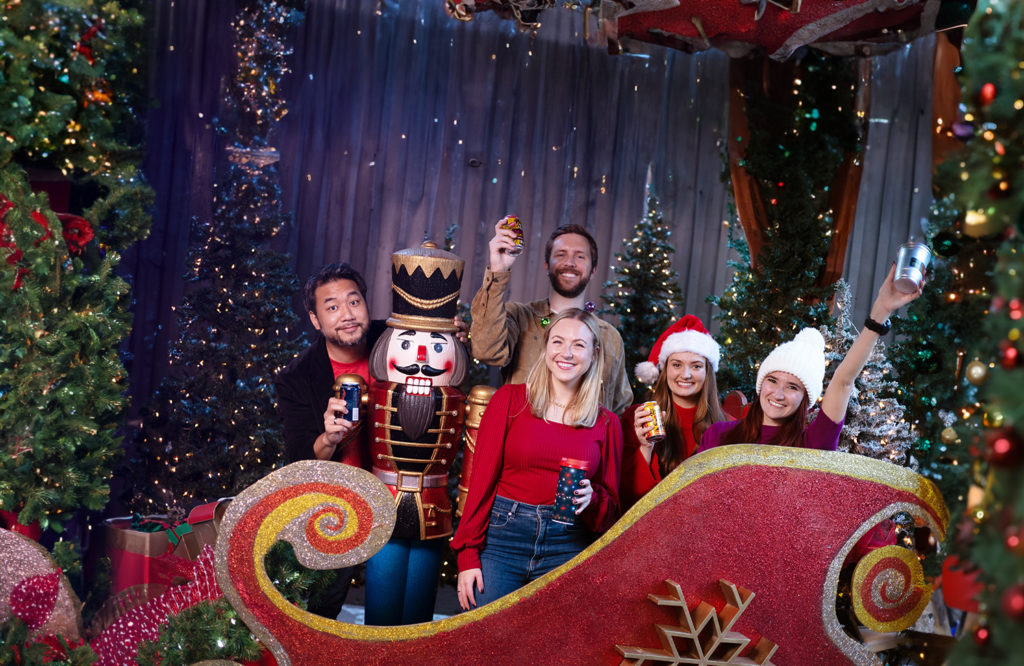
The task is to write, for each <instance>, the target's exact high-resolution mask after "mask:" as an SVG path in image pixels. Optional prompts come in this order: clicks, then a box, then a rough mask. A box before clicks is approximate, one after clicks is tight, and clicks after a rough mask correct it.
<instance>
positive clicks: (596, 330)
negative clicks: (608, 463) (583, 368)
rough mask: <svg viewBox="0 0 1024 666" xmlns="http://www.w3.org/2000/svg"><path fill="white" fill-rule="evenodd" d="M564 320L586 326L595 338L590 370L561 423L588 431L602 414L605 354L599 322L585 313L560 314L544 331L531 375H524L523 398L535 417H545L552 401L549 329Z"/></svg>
mask: <svg viewBox="0 0 1024 666" xmlns="http://www.w3.org/2000/svg"><path fill="white" fill-rule="evenodd" d="M563 319H575V320H576V321H581V322H583V323H584V324H586V326H587V328H588V329H590V333H591V335H593V336H594V355H593V356H594V358H593V361H591V363H590V368H589V369H588V370H587V372H586V373H585V374H584V375H583V377H582V378H581V379H580V383H579V384H578V385H577V386H576V393H575V394H574V395H573V397H572V400H570V401H569V404H567V405H566V406H565V412H564V416H563V417H562V423H564V424H565V425H570V426H574V427H577V428H579V427H583V428H589V427H591V426H593V425H594V424H595V423H597V416H598V414H600V412H601V378H602V377H604V352H603V351H602V350H601V328H600V325H599V324H598V319H597V317H595V316H594V315H592V314H590V313H589V312H587V311H586V310H581V309H579V308H569V309H567V310H562V311H561V312H559V313H558V314H557V315H556V316H555V317H554V318H553V319H552V320H551V323H549V324H548V325H547V327H545V329H544V345H543V347H542V349H541V353H540V355H539V356H537V360H536V361H535V362H534V364H533V367H532V368H530V374H529V375H527V376H526V397H527V399H528V400H529V401H530V411H531V412H532V413H533V415H534V416H536V417H537V418H541V419H542V418H544V415H545V414H546V413H547V411H548V405H549V403H550V401H551V370H550V369H549V368H548V364H547V362H546V361H547V355H548V351H547V350H548V338H550V337H551V329H553V328H554V327H555V324H557V323H558V322H560V321H562V320H563Z"/></svg>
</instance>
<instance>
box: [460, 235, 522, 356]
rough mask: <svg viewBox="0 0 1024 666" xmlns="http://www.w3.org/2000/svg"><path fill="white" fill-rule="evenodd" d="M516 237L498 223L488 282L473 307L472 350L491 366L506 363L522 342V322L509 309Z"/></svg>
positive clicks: (489, 247) (475, 299) (490, 250)
mask: <svg viewBox="0 0 1024 666" xmlns="http://www.w3.org/2000/svg"><path fill="white" fill-rule="evenodd" d="M514 239H515V234H514V233H512V230H511V229H503V228H502V227H501V221H498V222H497V223H496V224H495V225H494V237H493V238H491V240H490V243H488V263H487V271H486V272H485V273H484V282H483V284H482V285H481V286H480V288H479V289H478V290H477V292H476V295H475V296H473V303H472V304H471V306H470V316H471V317H472V319H473V321H472V325H471V326H470V329H469V339H470V349H471V351H472V354H473V358H475V359H476V360H478V361H480V362H481V363H486V364H487V365H496V366H504V365H506V364H507V363H508V362H509V361H510V360H511V358H512V351H513V349H514V348H515V344H516V343H517V342H518V341H519V325H518V324H517V323H516V320H515V318H514V317H510V316H508V313H507V312H506V309H505V292H506V291H507V289H508V282H509V271H510V270H511V269H512V264H514V263H515V261H516V256H515V255H512V254H509V251H510V250H512V249H513V248H514V247H516V245H515V243H514V242H513V240H514Z"/></svg>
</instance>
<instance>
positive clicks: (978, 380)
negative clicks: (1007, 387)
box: [967, 359, 988, 386]
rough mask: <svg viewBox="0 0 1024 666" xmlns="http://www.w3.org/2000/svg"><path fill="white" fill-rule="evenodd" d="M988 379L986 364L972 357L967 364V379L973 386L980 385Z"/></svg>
mask: <svg viewBox="0 0 1024 666" xmlns="http://www.w3.org/2000/svg"><path fill="white" fill-rule="evenodd" d="M986 380H988V366H987V365H985V364H984V363H982V362H981V361H979V360H978V359H974V360H973V361H971V362H970V363H968V364H967V381H969V382H970V383H972V384H974V385H975V386H981V385H982V384H984V383H985V381H986Z"/></svg>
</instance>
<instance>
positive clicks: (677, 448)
mask: <svg viewBox="0 0 1024 666" xmlns="http://www.w3.org/2000/svg"><path fill="white" fill-rule="evenodd" d="M702 358H703V357H702ZM704 363H705V366H704V367H705V368H706V374H705V376H704V386H702V387H701V389H700V393H699V394H698V395H697V411H696V412H695V413H694V415H693V439H694V441H695V442H696V443H697V444H700V438H701V436H702V435H703V434H704V431H705V430H707V429H708V428H709V427H710V426H711V424H712V423H717V422H718V421H726V420H727V418H726V416H725V412H723V411H722V404H721V400H720V399H719V397H718V380H717V379H715V371H714V369H712V367H711V363H710V362H709V361H708V360H707V359H706V358H705V359H704ZM665 365H666V367H667V366H668V359H665ZM667 375H668V373H667V372H666V371H665V370H664V369H662V371H661V372H660V373H658V380H657V381H656V382H655V383H654V389H653V399H654V401H655V402H657V403H658V406H659V407H661V414H662V418H663V419H664V425H665V439H663V440H661V441H660V442H658V443H657V444H655V445H654V451H655V452H656V453H657V454H658V466H659V468H660V471H661V476H662V477H663V478H664V477H665V476H667V475H668V473H669V472H671V471H672V470H674V469H675V468H676V467H678V466H679V463H681V462H683V460H684V459H685V458H686V438H685V437H684V435H683V430H682V424H681V423H680V422H679V417H678V416H677V415H676V407H675V404H674V403H673V401H672V391H671V390H670V389H669V387H668V378H667Z"/></svg>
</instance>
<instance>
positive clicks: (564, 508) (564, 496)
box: [551, 458, 589, 525]
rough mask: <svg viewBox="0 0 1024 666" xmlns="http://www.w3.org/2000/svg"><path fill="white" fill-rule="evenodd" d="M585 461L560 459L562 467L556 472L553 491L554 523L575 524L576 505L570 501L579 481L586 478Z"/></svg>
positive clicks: (586, 466)
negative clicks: (556, 477) (555, 486)
mask: <svg viewBox="0 0 1024 666" xmlns="http://www.w3.org/2000/svg"><path fill="white" fill-rule="evenodd" d="M588 467H589V465H588V464H587V461H586V460H576V459H573V458H562V467H561V469H560V470H559V472H558V486H557V488H556V489H555V508H554V511H553V512H552V513H551V520H553V521H554V522H556V523H565V524H566V525H572V524H573V523H575V522H576V505H575V504H573V502H572V500H573V498H574V497H575V496H576V495H575V490H576V489H577V488H579V487H580V481H582V480H583V479H585V478H587V468H588Z"/></svg>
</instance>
